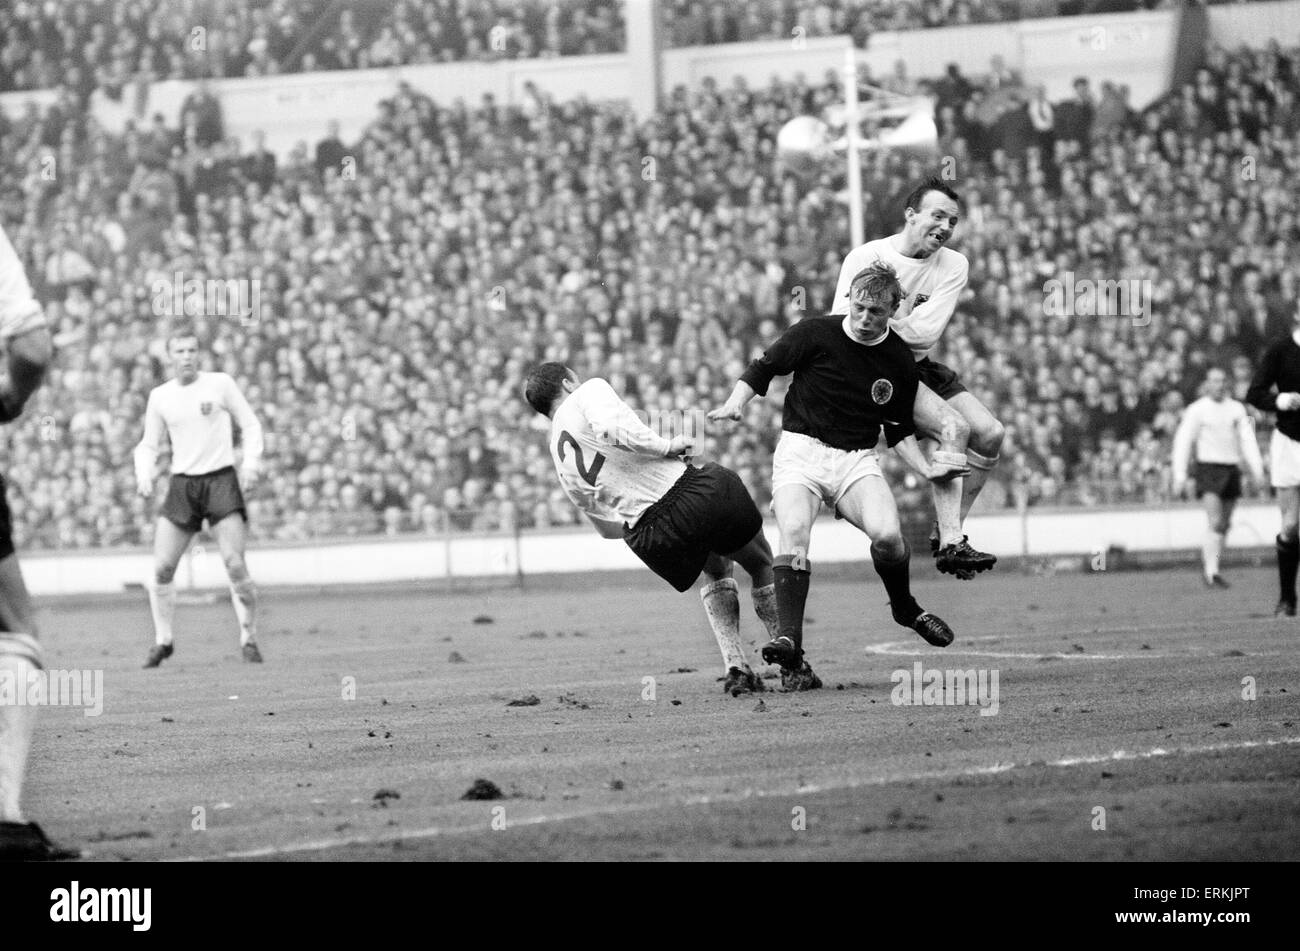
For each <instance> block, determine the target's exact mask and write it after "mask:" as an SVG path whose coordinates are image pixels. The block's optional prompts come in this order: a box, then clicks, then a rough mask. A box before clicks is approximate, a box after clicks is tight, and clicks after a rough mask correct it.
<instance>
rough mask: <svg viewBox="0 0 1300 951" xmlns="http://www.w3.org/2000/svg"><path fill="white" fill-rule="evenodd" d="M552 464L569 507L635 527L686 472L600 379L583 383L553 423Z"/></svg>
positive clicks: (666, 443)
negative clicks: (576, 507) (574, 506)
mask: <svg viewBox="0 0 1300 951" xmlns="http://www.w3.org/2000/svg"><path fill="white" fill-rule="evenodd" d="M550 444H551V460H552V461H553V462H554V463H555V471H556V472H557V473H559V476H560V486H561V487H562V488H563V489H564V492H565V494H566V495H567V496H568V497H569V498H570V499H571V500H572V501H573V504H574V505H576V506H578V508H580V509H582V511H584V512H586V513H587V514H588V515H593V516H595V517H596V518H599V519H603V520H604V521H607V522H625V523H626V524H627V525H628V526H629V527H631V526H634V525H635V524H636V522H637V519H639V518H640V517H641V516H642V515H643V514H644V513H645V510H646V509H648V508H649V507H650V506H651V505H653V504H654V503H655V502H658V501H659V500H660V499H661V498H663V496H664V495H665V494H666V493H667V492H668V490H669V489H670V488H672V486H673V484H674V483H675V482H676V481H677V480H678V479H680V478H681V476H682V473H684V472H685V471H686V464H685V463H684V462H682V461H681V460H680V459H677V458H675V457H673V458H669V457H666V456H665V453H667V452H668V449H669V441H668V440H667V439H666V438H664V437H663V436H660V435H659V434H658V433H656V432H655V431H654V430H652V429H651V428H650V427H649V426H647V425H646V424H645V423H643V422H642V421H641V420H640V419H639V418H638V417H637V415H636V413H635V412H634V411H633V409H632V408H631V407H630V406H628V405H627V404H626V403H625V402H623V400H621V399H620V398H619V397H618V394H616V393H615V392H614V390H613V388H612V387H611V386H610V385H609V384H608V383H607V382H605V381H604V380H602V379H599V378H593V379H590V380H587V381H585V382H584V383H583V384H582V385H580V386H579V387H578V388H577V389H576V390H574V391H573V392H572V393H570V394H569V395H568V397H567V398H566V399H565V400H564V402H563V403H561V404H560V408H559V409H558V410H556V412H555V418H554V419H553V420H551V440H550Z"/></svg>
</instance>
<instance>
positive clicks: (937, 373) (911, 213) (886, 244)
mask: <svg viewBox="0 0 1300 951" xmlns="http://www.w3.org/2000/svg"><path fill="white" fill-rule="evenodd" d="M959 204H960V198H959V197H958V195H957V193H956V192H955V191H953V190H952V189H951V188H950V187H949V186H948V185H946V184H945V183H944V182H942V181H940V180H939V179H937V178H932V179H930V180H929V181H927V182H924V183H922V184H921V185H919V186H917V187H916V188H915V189H913V190H912V193H911V194H910V195H908V197H907V200H906V202H905V207H904V209H903V219H904V225H903V227H902V229H901V230H900V231H898V232H897V233H896V234H893V235H890V236H889V237H887V238H879V239H877V240H875V241H868V242H867V243H866V244H864V245H862V246H860V247H857V248H854V249H853V250H852V251H850V252H849V253H848V255H847V256H846V257H845V258H844V264H843V265H842V266H841V267H840V277H839V281H838V282H837V283H836V287H835V297H834V299H833V301H832V306H831V313H834V314H847V313H848V312H849V296H848V295H849V284H850V282H851V281H852V280H853V276H854V275H855V274H858V273H860V272H861V271H862V269H863V268H865V267H867V266H868V265H870V264H871V263H873V262H875V261H883V262H884V263H885V264H888V265H889V266H890V267H892V268H893V269H894V271H895V273H896V274H897V275H898V281H899V283H900V284H901V285H902V286H903V302H902V303H901V304H900V305H899V307H898V313H897V314H896V315H895V316H894V318H893V319H892V320H891V321H890V322H889V326H890V327H891V328H892V329H893V331H894V332H895V333H896V334H898V335H899V337H901V338H902V339H903V342H904V343H906V344H907V345H908V346H909V347H910V348H911V350H912V355H913V356H914V357H915V358H916V369H917V371H918V372H919V373H920V375H921V383H922V386H921V387H920V389H919V390H918V391H917V398H916V411H915V420H916V427H917V430H918V432H919V433H921V434H922V435H926V436H929V437H930V438H931V439H934V440H936V441H939V442H943V443H946V444H949V445H955V446H957V447H958V451H963V452H965V453H966V463H967V465H969V466H970V469H971V473H970V475H968V476H966V477H965V479H964V480H963V482H962V487H961V500H960V504H959V512H958V516H957V519H956V520H955V523H954V521H953V520H952V519H951V518H947V517H945V508H946V507H947V506H946V505H945V504H944V501H943V499H942V495H943V493H944V492H946V491H948V490H947V489H945V487H944V486H943V484H942V483H932V486H933V490H934V493H935V511H936V513H937V514H938V515H939V519H938V524H937V525H936V528H935V531H934V533H933V534H932V535H931V537H930V548H931V550H932V551H933V552H934V553H935V556H936V559H937V562H936V564H937V565H938V567H939V570H940V571H948V572H949V573H951V574H955V575H957V577H959V578H969V577H971V572H969V571H962V570H957V569H954V568H950V567H947V566H948V565H951V564H952V562H951V561H950V560H949V559H947V558H945V557H944V553H945V552H948V551H951V550H956V551H965V550H967V549H969V548H970V545H969V542H968V541H967V538H966V536H965V535H962V534H961V526H962V525H963V524H964V523H965V521H966V516H967V515H968V514H970V510H971V506H972V505H974V503H975V499H976V498H978V496H979V493H980V490H981V489H982V488H984V484H985V483H986V482H988V478H989V473H990V472H992V470H993V467H994V466H995V465H997V462H998V454H999V453H1000V452H1001V451H1002V439H1003V436H1004V433H1005V430H1004V429H1003V427H1002V424H1001V423H999V422H998V421H997V419H996V418H995V417H994V416H993V414H992V413H991V412H989V410H988V408H987V407H986V406H985V405H984V404H983V403H981V402H980V401H979V400H978V399H977V398H976V397H975V395H974V394H973V393H970V392H968V391H967V389H966V387H964V386H962V385H961V383H960V382H959V381H958V379H957V374H956V373H955V372H954V371H953V370H951V369H949V368H948V367H946V366H944V365H943V364H941V363H937V362H935V361H934V360H932V359H931V358H930V355H929V354H930V351H931V350H933V349H934V347H935V345H936V344H938V342H939V339H940V338H941V337H942V336H943V332H944V329H945V328H947V326H948V321H949V320H951V319H952V315H953V312H954V311H955V309H956V307H957V301H958V300H959V299H960V297H961V292H962V290H963V289H965V287H966V275H967V270H968V265H967V262H966V256H965V255H963V254H961V253H960V252H958V251H954V250H953V249H952V248H949V247H945V245H946V244H947V242H948V240H949V239H950V238H951V237H952V235H953V231H954V230H955V229H956V227H957V222H958V217H959V211H960V208H959ZM950 546H951V548H950ZM976 554H979V553H976ZM996 560H997V559H996V558H993V557H992V556H991V555H990V556H987V559H985V563H986V564H987V566H988V567H992V564H993V562H995V561H996ZM976 570H977V571H979V570H983V569H982V568H981V569H976Z"/></svg>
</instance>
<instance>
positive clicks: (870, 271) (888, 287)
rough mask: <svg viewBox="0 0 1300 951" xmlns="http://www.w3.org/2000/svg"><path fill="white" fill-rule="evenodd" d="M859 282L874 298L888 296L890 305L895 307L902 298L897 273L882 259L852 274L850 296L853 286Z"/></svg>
mask: <svg viewBox="0 0 1300 951" xmlns="http://www.w3.org/2000/svg"><path fill="white" fill-rule="evenodd" d="M860 284H865V285H866V291H867V294H868V295H869V296H870V297H872V298H873V299H875V300H880V299H881V298H884V297H886V296H888V297H889V298H890V304H889V306H890V307H897V306H898V304H899V301H901V300H902V299H903V285H902V284H900V283H898V274H897V273H896V272H895V271H894V269H893V268H892V267H890V266H889V265H888V264H886V263H885V262H884V261H873V262H871V263H870V264H868V265H867V266H866V267H864V268H863V269H862V270H861V271H859V272H858V273H857V274H854V275H853V280H851V281H849V296H850V297H852V296H853V288H855V287H857V286H858V285H860Z"/></svg>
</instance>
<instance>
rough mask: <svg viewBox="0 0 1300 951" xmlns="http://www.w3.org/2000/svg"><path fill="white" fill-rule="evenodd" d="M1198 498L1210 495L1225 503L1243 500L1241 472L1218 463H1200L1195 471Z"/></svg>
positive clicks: (1234, 467) (1233, 467)
mask: <svg viewBox="0 0 1300 951" xmlns="http://www.w3.org/2000/svg"><path fill="white" fill-rule="evenodd" d="M1194 478H1195V479H1196V497H1197V498H1198V499H1199V498H1200V497H1201V496H1202V495H1205V494H1206V493H1209V494H1210V495H1217V496H1218V497H1219V498H1221V499H1223V501H1225V502H1232V501H1234V500H1236V499H1239V498H1241V470H1240V469H1238V468H1237V467H1236V466H1229V465H1224V464H1222V463H1217V462H1198V463H1197V464H1196V469H1195V470H1194Z"/></svg>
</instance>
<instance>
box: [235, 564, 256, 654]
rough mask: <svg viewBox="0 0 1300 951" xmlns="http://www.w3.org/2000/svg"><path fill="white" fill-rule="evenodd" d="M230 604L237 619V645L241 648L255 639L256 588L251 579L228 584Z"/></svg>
mask: <svg viewBox="0 0 1300 951" xmlns="http://www.w3.org/2000/svg"><path fill="white" fill-rule="evenodd" d="M230 603H231V604H233V605H234V606H235V617H237V618H239V644H240V646H241V647H242V646H243V645H244V644H247V643H248V642H249V641H253V640H256V639H257V586H256V585H254V584H253V579H251V578H245V579H244V580H243V581H232V582H231V583H230Z"/></svg>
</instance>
